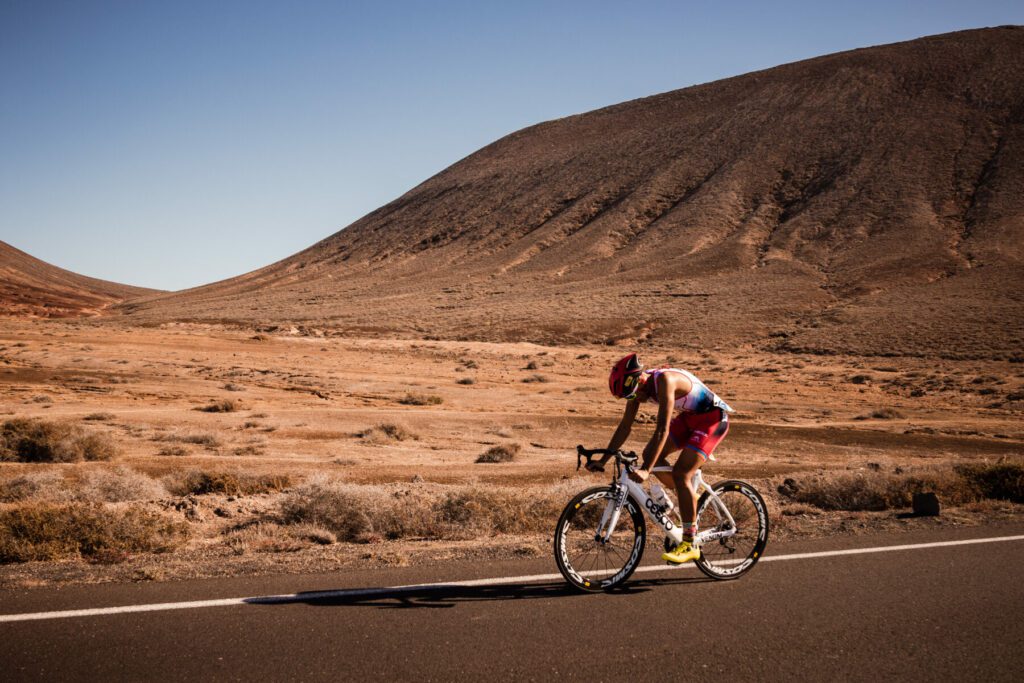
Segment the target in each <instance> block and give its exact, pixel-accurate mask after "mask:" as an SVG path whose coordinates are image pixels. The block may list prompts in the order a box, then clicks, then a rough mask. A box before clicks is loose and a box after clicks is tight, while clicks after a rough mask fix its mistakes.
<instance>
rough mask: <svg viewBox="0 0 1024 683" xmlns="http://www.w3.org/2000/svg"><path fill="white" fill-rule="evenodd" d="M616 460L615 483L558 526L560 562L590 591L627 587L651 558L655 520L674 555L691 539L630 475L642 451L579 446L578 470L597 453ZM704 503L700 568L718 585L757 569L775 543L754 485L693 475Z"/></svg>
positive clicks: (585, 497) (573, 505)
mask: <svg viewBox="0 0 1024 683" xmlns="http://www.w3.org/2000/svg"><path fill="white" fill-rule="evenodd" d="M606 454H607V455H611V456H614V458H615V468H614V470H613V471H612V482H611V485H609V486H595V487H593V488H589V489H587V490H585V491H582V492H580V493H579V494H577V495H576V496H575V497H574V498H573V499H572V500H570V501H569V504H568V505H566V506H565V510H563V511H562V515H561V516H560V517H559V518H558V525H557V526H556V527H555V561H556V563H557V564H558V570H559V571H560V572H561V573H562V576H564V577H565V580H566V581H568V582H569V583H570V584H571V585H572V586H574V587H576V588H578V589H580V590H583V591H607V590H611V589H613V588H615V587H617V586H620V585H622V583H624V582H625V581H626V580H628V579H629V577H630V576H631V575H632V574H633V572H634V571H635V570H636V568H637V567H638V566H639V565H640V560H641V559H643V555H644V549H645V546H646V545H647V522H646V519H645V518H644V513H646V514H647V516H648V517H650V518H651V521H652V522H653V523H654V524H655V527H656V528H658V529H660V530H662V531H664V532H665V541H664V546H665V548H666V550H671V549H672V548H675V547H676V546H677V545H679V543H681V542H682V540H683V532H682V529H681V528H680V527H679V525H678V524H676V523H675V522H673V521H672V519H670V517H669V514H668V511H667V509H666V506H665V505H662V504H659V503H658V502H657V501H655V500H654V499H653V498H652V497H651V496H650V495H649V494H648V493H647V491H646V490H645V489H644V487H643V486H642V485H640V484H638V483H637V482H635V481H633V479H632V478H631V477H630V476H629V475H630V473H631V472H632V471H633V469H634V465H636V463H637V461H638V458H637V455H636V453H632V452H624V451H609V450H607V449H603V448H601V449H594V450H588V449H586V448H584V447H583V446H577V447H576V469H577V470H578V469H579V468H580V464H581V462H582V459H583V458H586V461H587V463H586V464H587V465H590V464H591V459H592V458H593V457H594V456H595V455H606ZM693 485H694V490H696V491H697V492H698V494H700V498H699V499H698V501H697V524H698V528H699V529H700V531H699V532H698V533H697V536H696V538H695V539H694V540H695V542H696V543H697V545H698V547H700V550H701V554H700V557H699V558H698V559H697V560H695V561H694V563H695V564H696V565H697V568H698V569H700V570H701V571H702V572H704V574H706V575H707V576H709V577H711V578H712V579H718V580H722V581H725V580H730V579H736V578H739V577H740V576H742V575H743V574H746V573H747V572H748V571H750V570H751V569H752V568H753V567H754V565H755V564H757V561H758V560H759V559H760V558H761V556H762V555H763V554H764V548H765V546H766V545H767V544H768V508H767V506H766V505H765V502H764V499H763V498H761V494H760V493H758V492H757V489H755V488H754V487H753V486H751V485H750V484H748V483H746V482H743V481H737V480H733V479H730V480H726V481H720V482H718V483H716V484H714V485H710V486H709V485H708V484H707V482H705V481H704V478H703V476H702V475H701V472H700V470H697V472H696V474H694V477H693Z"/></svg>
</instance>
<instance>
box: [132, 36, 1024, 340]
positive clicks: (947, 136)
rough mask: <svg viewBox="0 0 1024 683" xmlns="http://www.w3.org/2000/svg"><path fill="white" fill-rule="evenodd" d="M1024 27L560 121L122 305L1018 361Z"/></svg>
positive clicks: (351, 324) (398, 328)
mask: <svg viewBox="0 0 1024 683" xmlns="http://www.w3.org/2000/svg"><path fill="white" fill-rule="evenodd" d="M1022 136H1024V29H1022V28H1020V27H1002V28H996V29H985V30H976V31H964V32H959V33H953V34H947V35H941V36H934V37H929V38H923V39H920V40H915V41H911V42H907V43H899V44H894V45H886V46H881V47H874V48H868V49H863V50H856V51H852V52H846V53H840V54H835V55H829V56H825V57H820V58H817V59H812V60H808V61H804V62H798V63H794V64H787V65H784V66H780V67H776V68H773V69H769V70H766V71H761V72H756V73H751V74H747V75H744V76H740V77H736V78H731V79H727V80H724V81H719V82H715V83H709V84H705V85H700V86H695V87H691V88H686V89H683V90H677V91H674V92H670V93H665V94H662V95H657V96H654V97H649V98H645V99H641V100H636V101H632V102H626V103H624V104H619V105H615V106H612V107H608V108H606V109H601V110H598V111H594V112H590V113H587V114H582V115H579V116H572V117H569V118H565V119H561V120H557V121H551V122H548V123H543V124H540V125H537V126H533V127H531V128H527V129H524V130H521V131H519V132H516V133H513V134H512V135H509V136H507V137H505V138H503V139H501V140H499V141H497V142H495V143H494V144H492V145H489V146H488V147H485V148H484V149H482V150H480V151H479V152H477V153H475V154H473V155H471V156H469V157H467V158H465V159H463V160H462V161H460V162H458V163H456V164H454V165H453V166H451V167H450V168H448V169H446V170H445V171H443V172H442V173H439V174H438V175H436V176H434V177H433V178H431V179H429V180H428V181H426V182H424V183H423V184H421V185H419V186H418V187H416V188H414V189H413V190H411V191H410V192H408V193H407V194H405V195H403V196H402V197H400V198H399V199H397V200H395V201H393V202H391V203H390V204H388V205H386V206H384V207H382V208H381V209H378V210H377V211H374V212H373V213H371V214H369V215H367V216H366V217H364V218H362V219H360V220H359V221H357V222H356V223H354V224H352V225H351V226H349V227H348V228H346V229H345V230H342V231H341V232H338V233H336V234H334V235H332V236H331V237H329V238H327V239H325V240H323V241H322V242H320V243H318V244H316V245H314V246H312V247H310V248H309V249H307V250H305V251H303V252H300V253H299V254H296V255H295V256H292V257H290V258H287V259H285V260H283V261H281V262H279V263H276V264H273V265H271V266H268V267H266V268H264V269H262V270H258V271H255V272H253V273H249V274H247V275H244V276H241V277H238V278H234V279H231V280H226V281H224V282H220V283H215V284H212V285H208V286H205V287H201V288H198V289H194V290H190V291H187V292H182V293H178V294H175V295H171V296H164V297H157V298H153V299H147V300H143V301H141V302H139V303H134V304H131V305H129V306H126V307H125V310H126V312H127V313H129V314H130V315H131V316H133V317H136V318H138V319H140V320H146V319H170V318H176V319H206V320H212V319H217V320H223V319H229V320H243V321H253V322H260V321H268V322H281V321H291V322H307V323H311V324H314V325H322V326H329V327H336V328H344V329H349V330H361V331H380V332H384V331H388V332H397V333H410V334H435V335H440V336H446V337H456V338H457V337H471V338H483V339H502V338H521V339H533V340H551V339H587V340H593V339H605V338H612V339H637V340H651V341H653V342H656V343H661V342H663V343H665V344H671V345H701V346H712V345H718V344H735V343H755V344H763V345H776V346H783V347H786V346H788V347H791V348H801V349H808V350H820V351H825V352H829V351H835V350H847V351H853V352H860V353H882V354H922V353H923V354H940V355H941V354H961V355H962V354H969V355H982V356H992V355H995V356H999V355H1007V354H1013V353H1015V352H1017V351H1019V350H1020V345H1021V344H1020V342H1021V339H1022V338H1024V302H1022V294H1021V292H1022V291H1024V286H1022V285H1024V268H1022V257H1024V247H1022V241H1024V191H1022V190H1024V137H1022Z"/></svg>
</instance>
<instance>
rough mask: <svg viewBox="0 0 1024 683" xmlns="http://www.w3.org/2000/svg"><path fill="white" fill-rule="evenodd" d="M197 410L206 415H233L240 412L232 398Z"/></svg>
mask: <svg viewBox="0 0 1024 683" xmlns="http://www.w3.org/2000/svg"><path fill="white" fill-rule="evenodd" d="M196 410H198V411H200V412H204V413H233V412H235V411H236V410H238V403H237V402H235V401H232V400H231V399H230V398H225V399H222V400H220V401H214V402H213V403H211V404H209V405H206V406H200V407H198V408H196Z"/></svg>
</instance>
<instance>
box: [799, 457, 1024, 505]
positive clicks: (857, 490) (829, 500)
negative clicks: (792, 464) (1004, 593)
mask: <svg viewBox="0 0 1024 683" xmlns="http://www.w3.org/2000/svg"><path fill="white" fill-rule="evenodd" d="M971 467H972V468H975V467H976V469H970V473H969V474H966V473H965V472H967V471H968V469H969V468H967V467H960V468H956V469H955V470H954V469H927V470H920V471H917V472H906V473H902V474H887V473H883V472H868V473H856V474H854V473H839V474H829V475H820V476H817V477H813V478H811V479H806V480H802V481H793V480H787V481H786V483H785V484H784V485H783V486H780V487H779V493H781V494H782V495H783V496H785V497H787V498H789V499H791V500H793V501H795V502H798V503H806V504H808V505H813V506H815V507H817V508H819V509H822V510H846V511H858V510H873V511H879V510H891V509H895V508H906V507H910V505H911V502H912V500H913V497H914V494H915V493H924V492H929V491H930V492H933V493H935V494H936V495H938V497H939V500H940V501H942V502H943V503H944V504H946V505H964V504H966V503H971V502H975V501H978V500H980V499H981V498H984V497H1000V496H996V495H992V494H993V493H996V492H998V493H1000V494H1012V489H1013V487H1014V484H1013V481H1014V480H1013V477H1012V472H1014V471H1015V472H1016V476H1017V477H1018V479H1017V480H1016V482H1017V483H1016V486H1017V487H1018V488H1017V494H1018V495H1020V492H1021V488H1020V487H1021V486H1022V485H1021V483H1020V477H1022V476H1024V475H1022V468H1021V467H1020V466H1013V465H1011V466H1006V467H1007V468H1009V469H1007V470H1006V471H1003V470H1000V469H997V468H999V467H1000V466H993V465H979V466H971ZM1007 473H1010V476H1007ZM982 482H988V483H990V488H989V489H988V490H987V491H986V488H985V486H984V485H983V484H982ZM1004 482H1006V483H1004ZM1011 499H1012V498H1011Z"/></svg>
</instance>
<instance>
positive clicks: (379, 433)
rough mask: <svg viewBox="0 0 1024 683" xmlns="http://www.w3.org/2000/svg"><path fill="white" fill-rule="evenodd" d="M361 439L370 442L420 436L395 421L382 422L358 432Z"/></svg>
mask: <svg viewBox="0 0 1024 683" xmlns="http://www.w3.org/2000/svg"><path fill="white" fill-rule="evenodd" d="M356 436H358V437H359V438H360V439H364V440H365V441H367V442H368V443H384V442H387V441H416V440H418V439H419V438H420V437H419V435H418V434H415V433H414V432H413V431H411V430H410V429H409V428H408V427H406V426H405V425H402V424H396V423H393V422H381V423H380V424H378V425H375V426H373V427H368V428H366V429H364V430H363V431H361V432H358V433H357V434H356Z"/></svg>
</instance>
